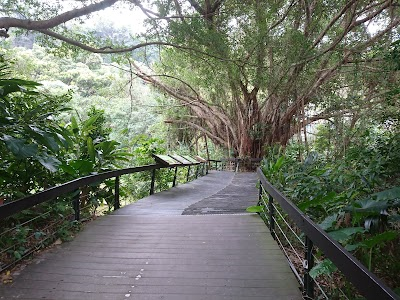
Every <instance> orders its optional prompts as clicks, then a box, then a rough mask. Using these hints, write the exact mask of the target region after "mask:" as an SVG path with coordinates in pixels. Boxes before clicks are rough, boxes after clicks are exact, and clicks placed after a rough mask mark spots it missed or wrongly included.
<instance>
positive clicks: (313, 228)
mask: <svg viewBox="0 0 400 300" xmlns="http://www.w3.org/2000/svg"><path fill="white" fill-rule="evenodd" d="M257 173H258V175H259V179H260V185H261V186H260V197H259V205H262V206H263V207H264V209H263V212H262V213H261V214H260V215H261V216H262V218H263V220H264V221H265V222H266V224H267V225H268V226H269V228H270V229H271V228H272V231H271V234H272V236H273V237H274V238H275V240H276V241H277V243H278V245H279V246H280V248H281V249H282V251H283V252H284V254H285V256H286V257H287V258H288V261H289V265H290V268H291V269H292V270H293V271H294V270H296V268H295V267H296V263H293V262H292V260H291V259H290V254H289V253H288V252H290V251H289V250H291V251H293V252H295V257H294V258H296V259H297V260H298V262H297V265H298V266H303V267H302V268H303V270H301V271H297V270H296V271H294V274H295V276H296V278H297V279H298V280H299V282H300V283H301V284H302V285H303V286H304V292H303V296H304V297H305V298H306V299H313V298H314V292H313V289H312V284H311V288H310V283H309V280H310V275H309V271H310V270H311V268H312V266H313V264H314V261H315V262H316V263H320V262H321V260H320V259H319V258H318V257H317V256H316V255H315V253H316V249H317V248H318V253H319V255H321V254H323V257H324V258H329V259H330V260H331V261H332V262H333V263H334V264H335V265H336V266H337V267H338V271H337V272H342V274H343V276H345V277H346V278H347V279H348V280H349V282H350V283H352V284H354V287H355V288H356V289H358V291H359V292H360V293H361V294H363V295H364V296H366V297H367V298H368V299H380V300H383V299H391V300H395V299H399V298H398V296H397V295H396V294H395V293H394V292H393V291H392V290H390V289H389V288H388V287H387V286H386V285H385V284H383V283H382V282H381V281H380V280H379V279H378V278H377V277H376V276H375V275H374V274H372V273H371V272H369V271H368V270H367V269H366V268H365V267H364V266H363V265H362V264H361V263H360V262H359V261H358V260H357V259H355V258H354V257H353V256H352V255H351V254H350V253H348V252H347V251H346V250H345V249H344V248H343V247H342V246H341V245H340V244H339V243H338V242H336V241H335V240H333V239H332V238H331V237H329V236H328V235H327V234H326V233H325V232H324V231H323V230H322V229H321V228H320V227H319V226H318V225H316V224H315V223H314V222H313V221H311V220H310V218H309V217H307V216H306V215H305V214H304V213H303V212H301V211H300V210H299V209H298V208H297V207H296V206H295V205H294V204H292V203H291V202H290V201H289V200H287V199H286V198H285V197H284V196H283V195H282V194H281V193H280V192H279V191H277V190H276V188H275V187H273V186H272V185H271V184H270V183H269V182H268V181H267V180H266V178H265V176H264V174H263V173H262V171H261V169H260V168H258V170H257ZM265 198H269V199H268V203H267V202H266V200H265ZM271 200H272V205H271V208H272V210H273V211H271V210H270V209H269V205H270V204H271ZM275 202H276V203H277V204H279V205H277V204H275ZM281 211H283V212H284V214H283V213H282V212H281ZM287 218H289V219H288V220H287ZM289 220H290V221H289ZM270 221H272V222H273V223H274V224H270ZM291 223H293V225H292V224H291ZM282 227H284V228H282ZM276 229H278V230H276ZM297 231H300V232H301V236H304V237H306V239H307V238H308V240H311V241H312V242H311V248H310V246H308V247H305V245H307V243H304V242H303V241H302V239H301V238H300V235H299V234H297V233H296V232H297ZM288 233H290V234H291V235H294V236H295V238H294V239H295V240H296V241H297V242H300V244H299V246H301V248H303V247H304V248H305V251H307V255H306V257H312V258H313V259H312V261H311V265H310V262H309V261H308V260H304V259H302V258H301V256H300V255H299V254H298V253H297V251H296V246H297V245H293V240H290V238H289V237H288ZM282 239H283V240H284V241H285V242H283V240H282ZM308 243H309V242H308ZM285 244H286V245H285ZM301 273H303V274H304V278H303V279H302V278H301V276H300V274H301ZM324 276H325V278H327V279H326V280H325V281H328V283H326V282H323V283H322V282H320V281H319V280H320V278H319V277H317V278H315V279H311V281H313V283H314V284H315V286H316V288H317V297H318V299H321V297H323V298H325V299H329V298H330V296H329V294H328V292H327V291H326V290H325V289H326V288H328V289H329V290H330V291H332V292H333V293H334V294H335V295H336V296H335V297H338V298H339V299H349V297H348V296H347V295H346V293H345V292H344V291H343V289H342V288H341V287H340V286H333V285H334V284H335V283H336V282H335V280H334V279H335V278H334V277H333V276H332V275H331V274H323V275H322V276H321V280H322V279H323V278H324ZM306 279H307V282H306V281H305V280H306ZM329 282H333V283H331V284H329ZM306 283H307V288H306V286H305V285H306ZM310 295H311V296H310ZM335 299H336V298H335Z"/></svg>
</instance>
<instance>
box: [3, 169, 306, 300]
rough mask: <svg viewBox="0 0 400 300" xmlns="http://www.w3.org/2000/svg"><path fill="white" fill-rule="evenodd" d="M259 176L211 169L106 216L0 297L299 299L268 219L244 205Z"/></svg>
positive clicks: (38, 261)
mask: <svg viewBox="0 0 400 300" xmlns="http://www.w3.org/2000/svg"><path fill="white" fill-rule="evenodd" d="M255 182H256V177H255V174H253V173H239V174H236V175H235V174H234V173H229V172H211V174H209V175H207V176H205V177H202V178H199V179H197V180H196V181H194V182H191V183H187V184H184V185H179V186H178V187H175V188H173V189H171V190H169V191H165V192H162V193H158V194H155V195H152V196H150V197H147V198H145V199H142V200H140V201H138V202H137V203H135V204H132V205H129V206H126V207H124V208H122V209H120V210H118V211H116V212H114V213H113V214H111V215H109V216H105V217H101V218H99V219H97V220H96V221H94V222H91V223H90V224H89V225H87V226H86V228H85V229H84V230H83V231H82V232H81V233H79V234H78V235H77V237H76V238H75V239H74V240H73V241H72V242H69V243H64V244H62V245H60V246H57V247H56V248H54V249H52V250H51V251H49V252H47V253H44V254H42V255H40V256H38V257H37V258H35V259H34V261H33V262H32V263H31V264H30V265H29V266H28V267H26V268H25V269H24V270H23V271H22V272H21V274H20V275H19V276H17V277H16V278H15V280H14V283H13V284H9V285H3V286H0V299H24V300H28V299H54V300H64V299H65V300H67V299H68V300H72V299H74V300H81V299H82V300H86V299H88V300H89V299H93V300H98V299H99V300H102V299H112V300H124V299H137V300H154V299H163V300H182V299H187V300H200V299H201V300H222V299H224V300H225V299H226V300H228V299H229V300H234V299H235V300H236V299H237V300H239V299H243V300H244V299H250V300H258V299H260V300H261V299H301V298H302V297H301V293H300V291H299V288H298V286H299V285H298V283H297V281H296V280H295V278H294V275H293V274H292V272H291V271H290V268H289V266H288V264H287V262H286V259H285V258H284V256H283V254H282V252H281V251H280V250H279V248H278V246H277V245H276V243H275V241H273V240H272V238H271V236H270V234H269V232H268V229H267V227H266V226H265V225H264V223H263V221H262V220H261V219H260V218H259V217H258V216H257V215H254V214H247V213H245V208H246V207H247V206H248V205H252V204H255V203H256V202H257V189H256V187H255ZM241 184H243V185H241ZM249 186H250V187H252V188H250V189H249ZM232 191H234V192H232ZM222 204H224V205H222Z"/></svg>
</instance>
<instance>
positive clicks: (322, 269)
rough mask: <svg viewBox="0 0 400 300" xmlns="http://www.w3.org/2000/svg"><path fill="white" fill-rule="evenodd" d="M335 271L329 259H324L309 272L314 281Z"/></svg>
mask: <svg viewBox="0 0 400 300" xmlns="http://www.w3.org/2000/svg"><path fill="white" fill-rule="evenodd" d="M336 270H337V267H336V266H335V265H334V264H333V263H332V261H331V260H329V259H324V260H323V261H322V262H320V263H319V264H317V265H315V266H314V267H313V268H312V269H311V270H310V276H311V277H312V278H313V279H315V278H317V277H318V276H320V275H329V274H332V273H333V272H335V271H336Z"/></svg>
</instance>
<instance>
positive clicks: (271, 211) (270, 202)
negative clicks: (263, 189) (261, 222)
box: [268, 195, 276, 240]
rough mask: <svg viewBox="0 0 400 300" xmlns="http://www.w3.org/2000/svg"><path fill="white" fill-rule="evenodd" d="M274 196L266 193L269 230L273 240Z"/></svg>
mask: <svg viewBox="0 0 400 300" xmlns="http://www.w3.org/2000/svg"><path fill="white" fill-rule="evenodd" d="M273 204H274V198H273V197H272V196H271V195H268V210H269V231H270V232H271V235H272V237H273V239H274V240H275V239H276V237H275V218H274V216H275V210H274V205H273Z"/></svg>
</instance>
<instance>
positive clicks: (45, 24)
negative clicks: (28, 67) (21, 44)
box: [0, 0, 119, 31]
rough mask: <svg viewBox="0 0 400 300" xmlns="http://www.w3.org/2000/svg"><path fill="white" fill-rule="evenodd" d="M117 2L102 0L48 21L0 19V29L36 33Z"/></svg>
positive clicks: (115, 0)
mask: <svg viewBox="0 0 400 300" xmlns="http://www.w3.org/2000/svg"><path fill="white" fill-rule="evenodd" d="M118 1H119V0H103V1H101V2H98V3H94V4H90V5H88V6H84V7H82V8H77V9H73V10H70V11H67V12H65V13H62V14H60V15H58V16H55V17H53V18H50V19H48V20H41V21H32V20H29V19H18V18H10V17H3V18H0V28H6V29H9V28H13V27H14V28H22V29H27V30H36V31H39V30H44V29H50V28H54V27H56V26H58V25H61V24H63V23H65V22H68V21H70V20H72V19H76V18H79V17H82V16H85V15H89V14H91V13H93V12H96V11H100V10H103V9H105V8H107V7H110V6H112V5H114V4H115V3H116V2H118Z"/></svg>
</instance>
